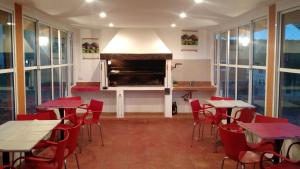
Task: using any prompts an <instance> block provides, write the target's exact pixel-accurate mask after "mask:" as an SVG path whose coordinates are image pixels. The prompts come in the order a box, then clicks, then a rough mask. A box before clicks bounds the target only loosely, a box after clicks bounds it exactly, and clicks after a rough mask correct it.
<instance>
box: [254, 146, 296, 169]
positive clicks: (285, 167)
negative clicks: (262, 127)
mask: <svg viewBox="0 0 300 169" xmlns="http://www.w3.org/2000/svg"><path fill="white" fill-rule="evenodd" d="M295 145H298V149H297V150H298V151H299V150H300V142H295V143H292V144H291V145H290V146H289V148H288V151H287V155H286V157H284V156H282V155H280V154H278V153H275V152H273V151H267V152H264V153H263V154H261V156H260V159H261V160H260V161H261V162H260V168H261V169H300V160H299V161H293V160H291V159H290V150H291V148H292V147H293V146H295ZM266 154H273V155H274V156H277V157H279V158H281V159H282V160H281V163H279V164H274V165H271V166H268V167H265V166H264V161H265V160H264V159H266V158H267V156H265V155H266Z"/></svg>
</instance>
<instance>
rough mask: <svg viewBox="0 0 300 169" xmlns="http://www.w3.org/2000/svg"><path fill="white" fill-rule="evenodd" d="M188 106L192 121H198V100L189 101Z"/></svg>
mask: <svg viewBox="0 0 300 169" xmlns="http://www.w3.org/2000/svg"><path fill="white" fill-rule="evenodd" d="M190 104H191V108H192V113H193V118H194V121H199V120H200V119H199V111H200V110H201V105H200V102H199V99H191V100H190Z"/></svg>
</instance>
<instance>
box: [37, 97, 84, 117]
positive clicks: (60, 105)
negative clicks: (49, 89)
mask: <svg viewBox="0 0 300 169" xmlns="http://www.w3.org/2000/svg"><path fill="white" fill-rule="evenodd" d="M82 103H83V101H82V100H64V99H60V98H59V99H55V100H49V101H46V102H44V103H42V104H40V105H38V106H37V108H39V109H58V111H59V115H60V118H63V117H64V112H65V111H64V110H65V109H67V108H78V107H80V106H81V105H82Z"/></svg>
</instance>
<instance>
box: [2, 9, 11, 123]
mask: <svg viewBox="0 0 300 169" xmlns="http://www.w3.org/2000/svg"><path fill="white" fill-rule="evenodd" d="M12 29H13V27H12V14H11V13H9V12H5V11H2V10H0V124H2V123H4V122H6V121H8V120H12V119H13V117H14V113H15V105H14V100H15V95H14V69H13V68H14V66H13V65H14V63H13V45H12V44H13V41H12V39H13V36H12V32H13V31H12Z"/></svg>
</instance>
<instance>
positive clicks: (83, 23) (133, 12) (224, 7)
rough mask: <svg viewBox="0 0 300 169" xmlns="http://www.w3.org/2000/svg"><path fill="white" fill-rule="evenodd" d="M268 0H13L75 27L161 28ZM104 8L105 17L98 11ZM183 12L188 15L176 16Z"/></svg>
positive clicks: (209, 21)
mask: <svg viewBox="0 0 300 169" xmlns="http://www.w3.org/2000/svg"><path fill="white" fill-rule="evenodd" d="M268 1H270V0H204V2H203V3H201V4H196V3H194V1H193V0H94V2H92V3H86V2H85V0H15V2H18V3H21V4H23V5H25V6H27V7H29V8H35V9H37V10H39V11H41V12H43V13H46V14H48V15H51V16H53V17H54V18H55V19H58V20H60V21H62V22H64V23H67V24H70V25H72V26H76V27H86V28H102V27H107V25H108V23H110V22H112V23H114V25H115V27H120V28H121V27H122V28H123V27H134V28H162V27H169V26H170V25H171V24H172V23H175V24H176V25H177V27H181V28H200V27H206V26H213V25H218V24H220V23H225V22H227V21H228V20H230V19H232V18H233V17H237V16H239V15H242V14H244V13H246V12H248V11H250V10H252V9H254V8H256V7H258V6H262V5H266V4H267V2H268ZM101 11H105V12H106V13H107V17H106V18H100V17H99V15H98V14H99V13H100V12H101ZM180 12H186V13H187V17H186V18H184V19H181V18H179V17H178V15H179V13H180Z"/></svg>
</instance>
